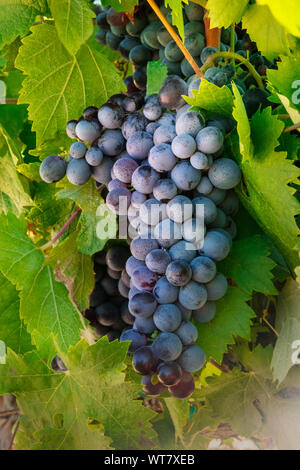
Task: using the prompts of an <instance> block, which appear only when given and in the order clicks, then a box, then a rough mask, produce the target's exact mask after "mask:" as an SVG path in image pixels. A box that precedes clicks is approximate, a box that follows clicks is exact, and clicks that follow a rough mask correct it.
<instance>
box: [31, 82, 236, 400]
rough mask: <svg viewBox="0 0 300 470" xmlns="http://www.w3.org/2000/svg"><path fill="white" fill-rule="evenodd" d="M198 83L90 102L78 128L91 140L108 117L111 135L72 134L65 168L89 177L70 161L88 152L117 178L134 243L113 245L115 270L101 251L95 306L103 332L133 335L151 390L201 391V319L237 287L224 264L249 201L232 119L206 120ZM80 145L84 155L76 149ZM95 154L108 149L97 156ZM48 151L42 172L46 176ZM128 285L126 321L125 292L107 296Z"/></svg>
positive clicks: (94, 170)
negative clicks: (193, 96)
mask: <svg viewBox="0 0 300 470" xmlns="http://www.w3.org/2000/svg"><path fill="white" fill-rule="evenodd" d="M187 92H188V86H187V84H186V82H185V81H184V80H182V79H181V78H180V77H178V76H170V77H168V78H167V79H166V80H165V82H164V84H163V86H162V88H161V90H160V93H159V95H151V96H149V97H146V98H144V96H143V94H141V93H140V92H139V93H136V94H133V95H132V94H130V95H129V96H128V95H116V96H114V97H111V98H110V99H109V100H108V102H107V103H105V104H104V105H103V106H101V107H100V109H97V108H88V110H89V111H88V113H90V110H92V111H93V112H92V113H90V114H89V115H88V116H87V115H86V111H85V112H84V113H83V117H82V119H81V120H79V121H78V122H77V121H71V122H69V123H68V124H67V132H68V133H69V134H71V135H73V136H77V137H79V138H81V139H82V140H83V139H84V140H85V141H87V142H92V141H93V139H92V138H90V137H91V136H90V134H88V137H89V138H88V139H87V135H86V134H85V135H84V136H83V134H80V136H79V135H78V134H79V133H80V132H81V131H84V132H86V130H87V129H88V131H90V130H91V129H94V128H96V127H97V132H99V133H100V136H97V137H96V140H95V141H93V142H92V146H91V147H90V148H89V149H88V148H87V147H85V144H83V142H80V141H79V142H76V143H75V144H73V145H72V146H71V149H70V153H71V157H72V159H71V161H70V163H69V164H68V167H67V170H65V171H66V173H67V177H68V178H69V180H70V181H71V182H73V183H74V184H83V181H84V182H85V180H86V178H85V177H84V178H82V174H83V173H82V168H83V167H81V168H80V169H77V168H75V169H76V172H74V173H71V174H72V177H70V171H69V168H70V165H71V164H72V162H76V163H77V162H83V164H84V165H83V166H84V167H88V168H89V172H90V173H89V176H90V174H92V176H93V177H94V179H95V180H96V182H97V183H98V184H104V185H106V188H107V190H108V193H107V196H106V203H107V206H108V207H109V209H110V210H111V211H112V212H114V213H115V214H118V215H121V216H124V215H125V216H127V219H128V239H129V241H130V251H131V256H130V257H129V254H128V252H127V251H126V254H125V252H124V256H121V255H120V254H118V255H117V256H112V255H110V254H109V253H112V250H115V251H116V252H117V250H126V249H125V248H124V247H114V248H110V250H109V251H108V252H107V254H106V256H105V263H106V264H107V266H108V268H107V271H106V274H103V272H104V270H106V268H105V267H104V265H103V264H104V258H103V256H104V255H103V254H99V255H97V256H96V257H95V262H96V264H95V271H96V280H97V284H96V287H95V291H94V292H93V294H92V296H91V309H90V310H89V312H88V314H87V315H89V316H90V319H91V321H92V322H93V323H94V324H95V323H96V322H98V324H99V325H98V326H97V328H98V330H99V334H100V336H101V335H102V334H108V335H109V337H110V338H111V339H114V338H118V337H119V336H120V341H127V340H129V341H131V344H130V348H129V351H130V353H133V359H132V363H133V368H134V370H135V371H136V372H137V373H138V374H140V375H142V376H143V378H142V383H143V385H144V390H145V392H147V393H148V394H150V395H160V394H161V393H162V392H163V391H165V390H168V391H169V393H170V394H171V395H172V396H175V397H178V398H184V397H187V396H189V395H190V394H191V393H192V392H193V390H194V380H193V376H192V373H193V372H196V371H198V370H199V369H201V367H203V365H204V363H205V360H206V358H205V352H204V351H203V350H202V348H201V347H200V346H198V345H197V344H195V342H196V341H197V336H198V332H197V328H196V326H195V324H194V323H195V322H208V321H211V320H212V319H213V318H214V316H215V313H216V304H215V301H216V300H218V299H220V298H221V297H223V296H224V295H225V293H226V290H227V280H226V278H225V277H224V276H223V275H222V274H221V273H219V272H217V266H216V263H217V262H218V261H221V260H223V259H224V258H225V257H226V256H227V255H228V253H229V251H230V248H231V243H232V238H234V236H235V233H236V227H235V223H234V221H233V219H232V216H233V215H235V213H236V212H237V210H238V199H237V197H236V195H235V193H234V192H233V191H232V188H233V187H234V186H236V185H237V184H238V183H239V182H240V179H241V173H240V170H239V167H238V166H237V165H236V163H235V162H234V161H233V160H231V159H228V158H225V157H223V156H222V153H223V142H224V136H225V135H226V133H227V132H229V131H230V130H231V129H232V127H233V124H232V121H231V120H230V119H229V118H226V117H223V116H213V117H211V118H210V120H209V121H207V122H205V119H204V117H203V116H202V115H201V114H200V113H199V112H198V111H193V110H190V106H189V105H187V104H186V103H185V101H184V100H183V98H182V95H186V94H187ZM144 100H145V103H144ZM129 103H130V106H129ZM142 103H144V106H143V107H141V106H142ZM96 116H97V118H96ZM82 123H83V126H82ZM78 127H79V131H78ZM72 133H74V134H72ZM93 137H94V136H93ZM75 145H77V146H79V145H80V146H81V148H82V150H83V151H82V153H81V154H79V153H78V154H77V153H74V150H73V149H74V146H75ZM71 151H72V152H71ZM92 152H94V153H95V155H99V154H100V155H101V161H100V163H99V161H96V158H95V163H97V165H96V166H93V165H92V162H94V160H92V159H91V158H90V157H89V155H90V154H91V153H92ZM47 159H50V160H49V161H50V163H51V162H52V160H51V159H54V160H53V164H54V168H58V167H60V164H61V162H63V164H65V162H64V160H61V159H60V157H58V156H50V157H47ZM47 159H46V160H44V162H43V163H42V165H41V170H40V173H41V176H42V177H44V179H45V171H46V169H47V168H48V167H49V165H48V163H47V165H45V162H47ZM58 159H59V160H58ZM57 163H58V164H59V165H57ZM62 173H63V172H62ZM48 176H49V175H48ZM49 179H50V180H51V179H52V180H53V175H51V178H49ZM46 180H47V179H46ZM199 208H200V210H198V209H199ZM124 263H126V264H125V270H124ZM102 275H103V277H102ZM98 276H99V278H98ZM119 293H120V294H121V295H122V296H123V297H128V305H127V304H126V303H124V301H122V305H124V307H123V308H124V312H126V313H123V315H125V316H124V318H123V316H122V310H120V311H121V320H120V317H119V316H117V313H116V312H117V308H116V307H117V306H116V303H118V302H119V300H120V299H119V300H115V299H114V300H113V301H112V300H111V298H110V300H109V302H108V304H107V295H109V296H110V297H111V296H116V299H118V296H119ZM114 312H115V313H114ZM125 318H126V319H127V320H126V319H125ZM124 323H127V325H131V326H132V327H131V328H128V326H124ZM117 325H118V326H117ZM107 328H110V330H109V331H108V330H107ZM121 330H122V332H121ZM120 333H121V334H120Z"/></svg>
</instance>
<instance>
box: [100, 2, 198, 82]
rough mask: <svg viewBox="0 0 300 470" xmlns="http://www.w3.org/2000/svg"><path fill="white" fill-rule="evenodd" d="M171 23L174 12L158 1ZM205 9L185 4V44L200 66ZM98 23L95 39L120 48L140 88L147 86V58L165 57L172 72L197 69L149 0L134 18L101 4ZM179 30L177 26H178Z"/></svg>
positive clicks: (114, 47)
mask: <svg viewBox="0 0 300 470" xmlns="http://www.w3.org/2000/svg"><path fill="white" fill-rule="evenodd" d="M157 3H158V4H159V6H160V10H161V12H162V13H163V15H164V16H165V18H166V20H167V21H168V23H169V24H171V25H172V12H171V10H170V9H169V8H167V7H165V6H164V2H163V1H160V2H157ZM203 16H204V10H203V8H202V7H201V6H200V5H197V4H195V3H192V2H190V3H189V4H188V5H185V6H184V9H183V18H184V33H185V46H186V48H187V49H188V50H189V52H190V53H191V54H192V55H193V56H194V58H195V61H196V62H197V64H198V65H199V66H200V65H202V63H201V60H200V53H201V51H202V49H203V48H204V46H205V37H204V36H205V29H204V24H203ZM96 23H97V25H98V26H99V31H98V32H97V35H96V39H97V41H98V42H99V43H100V44H103V45H107V46H108V47H109V48H110V49H113V50H118V51H119V52H120V54H121V56H122V57H123V58H124V59H125V60H128V61H130V62H132V64H133V65H134V67H135V71H134V73H133V81H134V84H135V85H136V87H137V88H139V89H140V90H145V88H146V81H147V77H146V66H147V63H148V61H151V60H158V59H160V60H161V61H162V64H163V65H166V66H167V68H168V73H169V74H177V75H181V76H182V77H186V78H188V77H189V76H191V75H193V73H194V71H193V69H192V67H191V66H190V64H189V62H188V61H187V60H186V59H185V57H184V56H183V53H182V52H181V50H180V49H179V48H178V46H177V45H176V43H175V42H174V40H173V39H172V37H171V35H170V34H169V32H168V31H167V30H166V28H165V27H164V26H163V24H162V23H161V22H160V20H159V19H158V18H157V16H156V14H155V13H154V12H153V10H152V9H151V7H150V6H149V5H148V3H147V2H146V1H140V2H139V5H138V7H137V8H136V11H135V14H134V17H133V21H130V19H129V18H128V16H126V14H125V13H121V12H120V13H118V12H116V11H115V10H114V9H113V8H110V7H102V11H101V12H100V13H99V14H98V15H97V18H96ZM175 30H176V27H175Z"/></svg>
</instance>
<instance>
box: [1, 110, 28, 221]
mask: <svg viewBox="0 0 300 470" xmlns="http://www.w3.org/2000/svg"><path fill="white" fill-rule="evenodd" d="M0 117H1V116H0ZM20 146H21V143H20V142H19V141H18V140H17V139H14V140H13V139H12V138H11V137H10V135H9V133H8V132H7V131H6V130H5V129H4V128H3V127H2V126H1V125H0V173H1V174H2V175H5V178H0V210H1V212H4V213H6V212H7V209H8V208H12V209H13V211H14V212H15V213H16V214H20V213H21V212H22V210H23V208H24V207H25V206H31V205H32V200H31V198H30V196H29V194H28V193H29V188H28V183H27V182H26V181H25V180H24V178H23V177H22V176H21V175H19V174H18V173H17V171H16V164H17V163H18V162H20V161H21V160H22V156H21V153H20Z"/></svg>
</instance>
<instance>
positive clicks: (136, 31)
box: [126, 14, 147, 37]
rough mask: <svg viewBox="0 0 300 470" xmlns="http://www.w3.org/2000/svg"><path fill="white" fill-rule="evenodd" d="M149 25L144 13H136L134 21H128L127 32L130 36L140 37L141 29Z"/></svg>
mask: <svg viewBox="0 0 300 470" xmlns="http://www.w3.org/2000/svg"><path fill="white" fill-rule="evenodd" d="M146 26H147V18H146V17H145V16H144V15H142V14H139V15H134V22H133V23H131V21H130V22H129V23H127V25H126V32H127V34H129V36H134V37H139V36H140V33H141V31H142V30H143V29H144V28H145V27H146Z"/></svg>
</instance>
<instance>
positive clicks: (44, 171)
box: [40, 155, 67, 183]
mask: <svg viewBox="0 0 300 470" xmlns="http://www.w3.org/2000/svg"><path fill="white" fill-rule="evenodd" d="M66 170H67V164H66V162H65V160H64V159H63V158H62V157H59V156H58V155H49V157H47V158H45V160H43V161H42V163H41V166H40V177H41V178H42V180H43V181H46V183H56V182H57V181H59V180H61V179H62V178H63V177H64V176H65V174H66Z"/></svg>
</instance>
